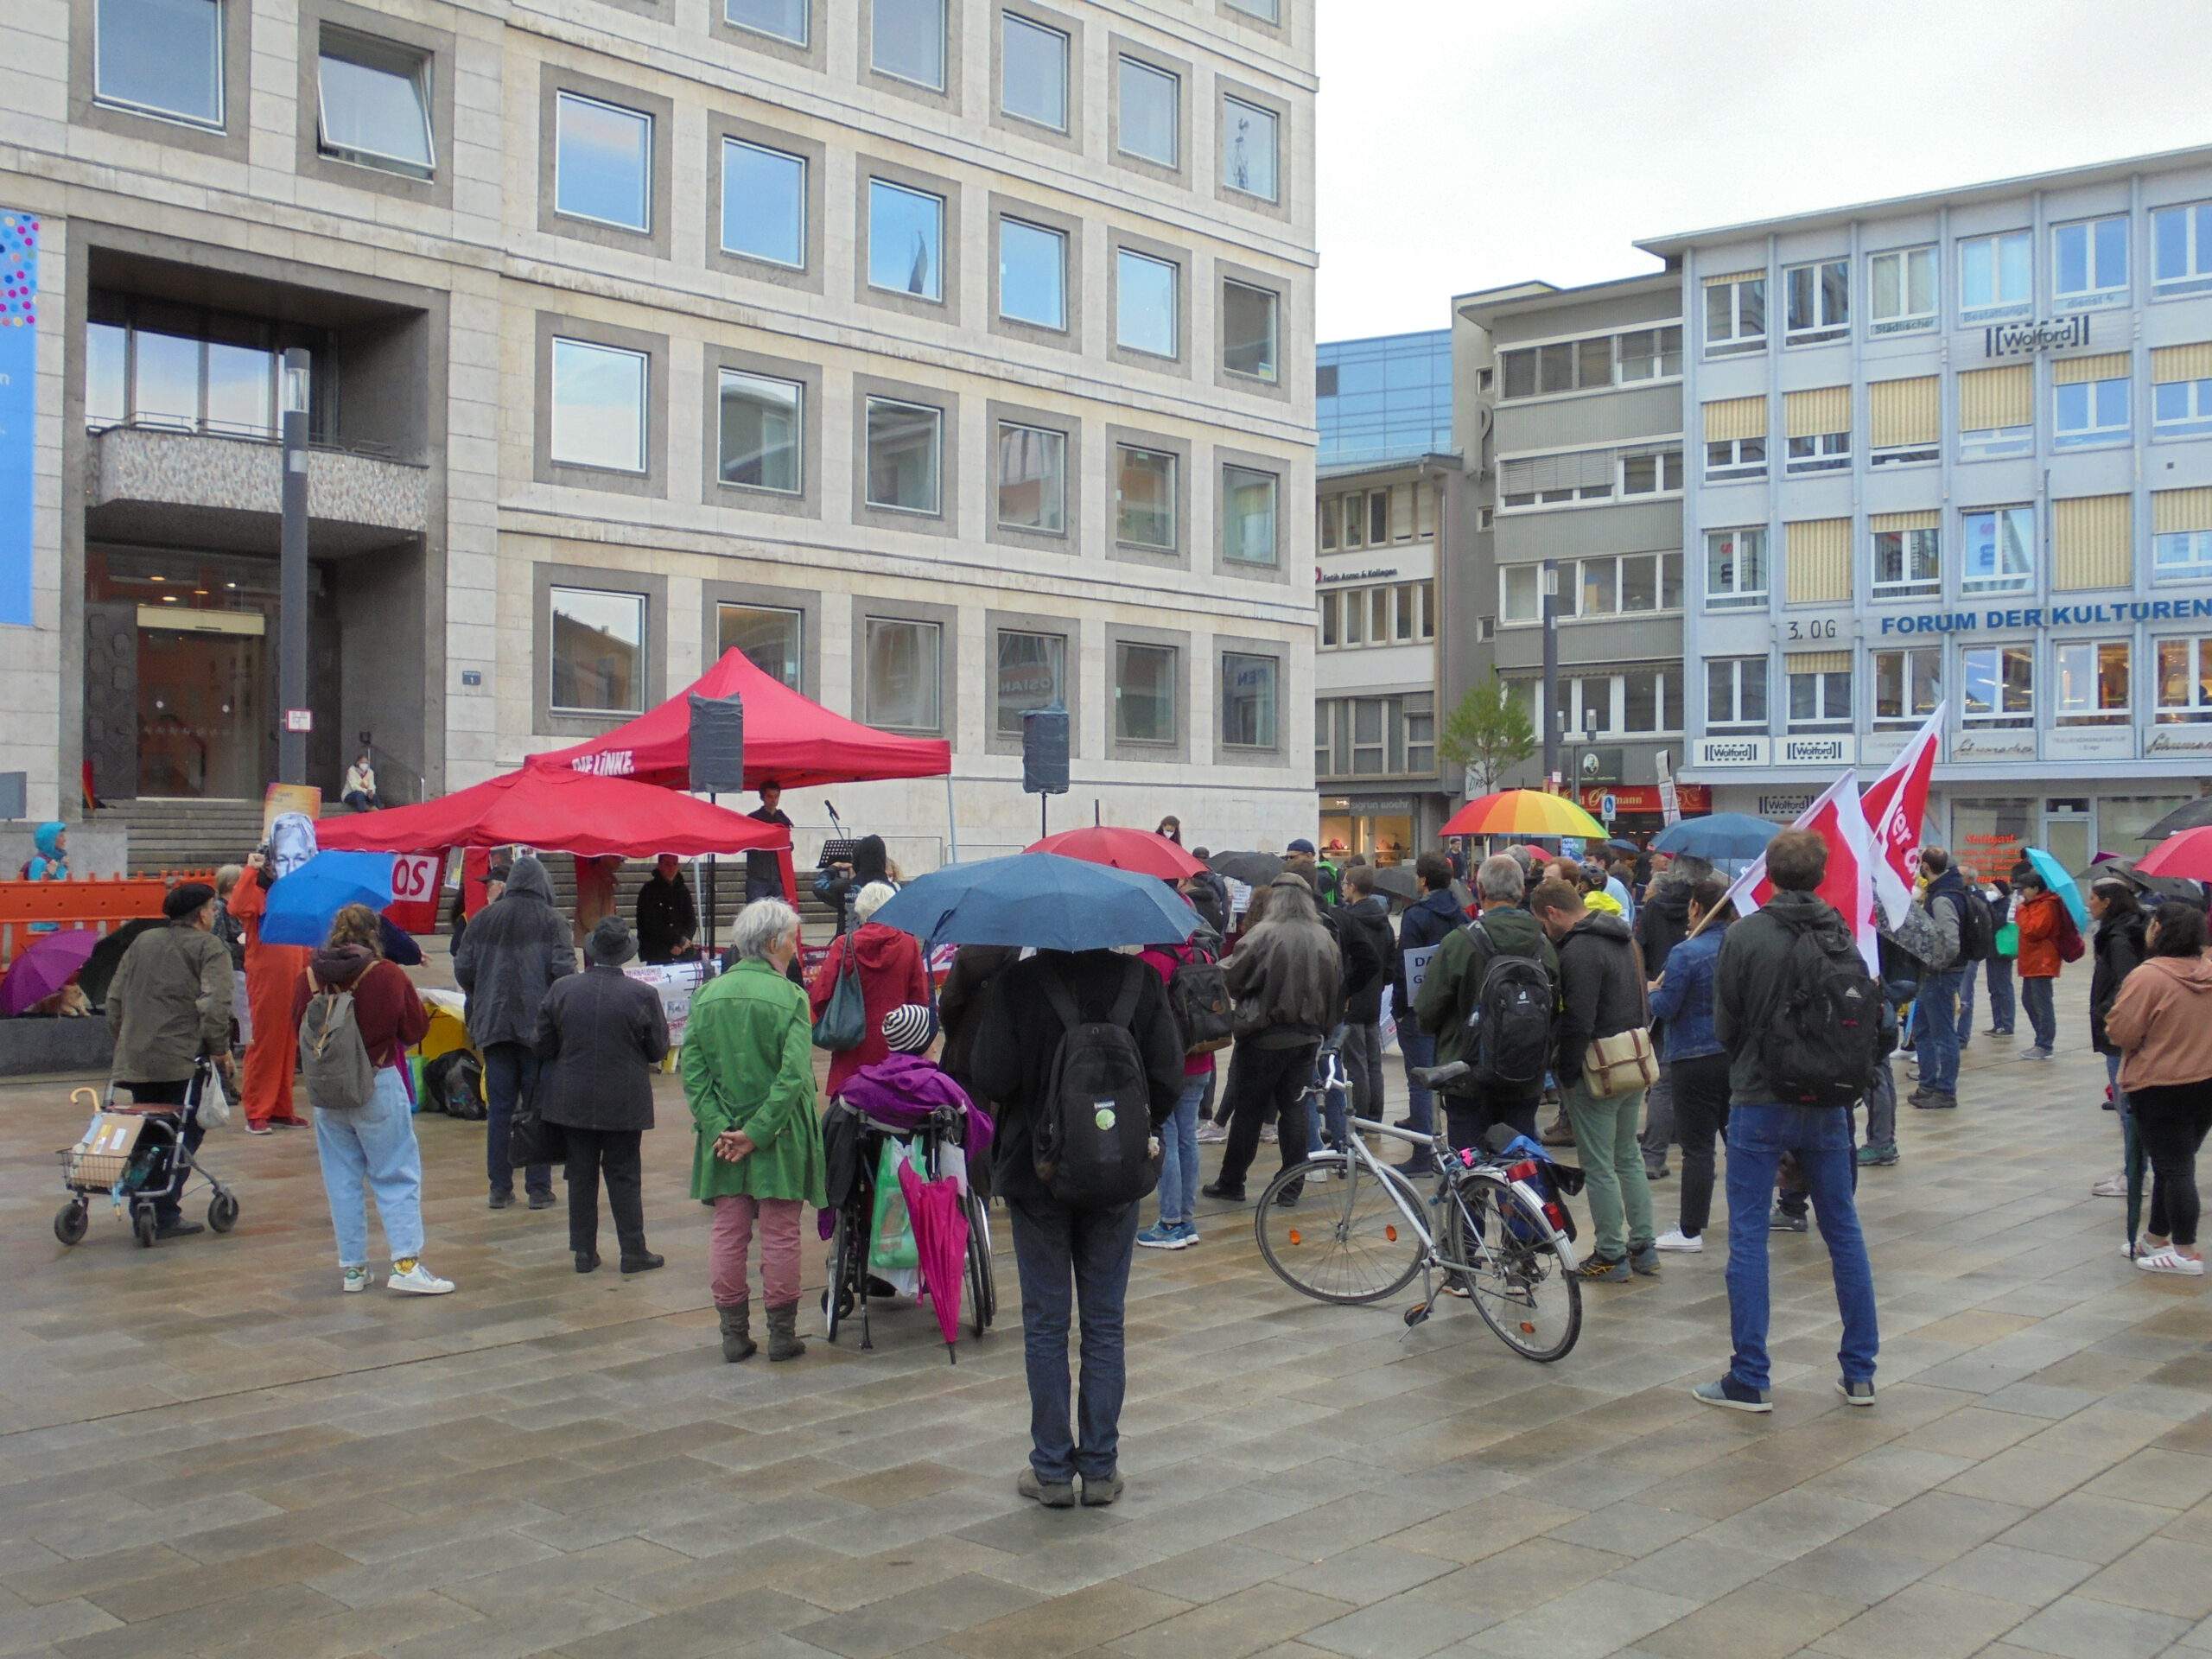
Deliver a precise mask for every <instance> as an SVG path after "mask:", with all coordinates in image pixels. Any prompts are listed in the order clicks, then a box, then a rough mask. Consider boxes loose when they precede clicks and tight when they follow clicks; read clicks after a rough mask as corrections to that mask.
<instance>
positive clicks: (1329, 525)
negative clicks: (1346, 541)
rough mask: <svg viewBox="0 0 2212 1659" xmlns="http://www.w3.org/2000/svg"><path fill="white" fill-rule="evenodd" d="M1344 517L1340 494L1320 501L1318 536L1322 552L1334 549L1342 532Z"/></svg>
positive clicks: (1342, 500)
mask: <svg viewBox="0 0 2212 1659" xmlns="http://www.w3.org/2000/svg"><path fill="white" fill-rule="evenodd" d="M1343 528H1344V498H1343V497H1342V496H1340V495H1332V496H1330V497H1328V498H1326V499H1325V500H1323V501H1322V503H1321V531H1320V536H1321V550H1322V551H1323V552H1324V553H1333V552H1335V551H1336V549H1337V542H1338V538H1339V537H1341V536H1342V534H1343Z"/></svg>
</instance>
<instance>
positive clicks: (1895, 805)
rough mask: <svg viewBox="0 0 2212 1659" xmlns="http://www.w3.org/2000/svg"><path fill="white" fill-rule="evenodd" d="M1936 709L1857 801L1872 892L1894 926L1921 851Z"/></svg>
mask: <svg viewBox="0 0 2212 1659" xmlns="http://www.w3.org/2000/svg"><path fill="white" fill-rule="evenodd" d="M1947 707H1948V704H1944V703H1938V704H1936V712H1935V713H1934V714H1932V715H1929V716H1928V719H1927V721H1926V723H1925V724H1923V726H1922V727H1921V728H1920V729H1919V730H1918V731H1917V732H1915V733H1914V734H1913V735H1912V741H1910V743H1908V744H1906V745H1905V746H1904V747H1903V748H1902V749H1899V750H1898V751H1897V759H1895V760H1892V761H1891V762H1890V766H1889V770H1888V771H1886V772H1884V773H1883V774H1882V775H1881V776H1880V777H1879V778H1877V779H1875V780H1874V781H1873V783H1872V785H1870V786H1869V787H1868V789H1867V791H1866V794H1865V796H1863V797H1862V798H1860V800H1859V810H1860V811H1861V812H1863V813H1864V814H1865V815H1866V829H1867V833H1868V835H1869V836H1870V837H1871V838H1872V843H1873V855H1874V856H1873V866H1874V868H1873V880H1874V896H1875V898H1877V899H1879V900H1880V901H1881V906H1882V909H1883V911H1884V912H1885V913H1886V914H1887V915H1888V917H1889V918H1890V925H1891V927H1895V926H1897V925H1899V924H1900V923H1901V922H1903V921H1904V913H1905V912H1906V911H1907V910H1908V909H1910V907H1911V906H1912V881H1913V874H1914V872H1913V863H1914V861H1915V860H1916V858H1918V856H1919V855H1920V828H1921V825H1922V823H1924V822H1925V821H1926V819H1927V816H1928V779H1929V774H1930V773H1931V772H1934V771H1935V769H1936V750H1937V748H1938V747H1941V745H1942V735H1943V711H1944V709H1946V708H1947Z"/></svg>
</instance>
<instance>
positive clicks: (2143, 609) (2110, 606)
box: [1881, 599, 2212, 634]
mask: <svg viewBox="0 0 2212 1659" xmlns="http://www.w3.org/2000/svg"><path fill="white" fill-rule="evenodd" d="M2207 617H2212V599H2145V600H2129V601H2122V602H2119V603H2107V604H2099V605H2051V606H2048V607H2044V606H2036V607H2030V608H2028V609H2025V610H2018V611H1931V612H1924V613H1921V614H1919V615H1916V616H1885V617H1884V618H1883V619H1882V627H1881V632H1883V633H1885V634H1891V633H1974V632H1979V631H1980V630H1982V629H1989V630H1992V631H1995V630H1999V629H2004V628H2044V627H2050V628H2109V627H2116V626H2120V624H2122V623H2127V622H2188V621H2197V620H2202V619H2204V618H2207Z"/></svg>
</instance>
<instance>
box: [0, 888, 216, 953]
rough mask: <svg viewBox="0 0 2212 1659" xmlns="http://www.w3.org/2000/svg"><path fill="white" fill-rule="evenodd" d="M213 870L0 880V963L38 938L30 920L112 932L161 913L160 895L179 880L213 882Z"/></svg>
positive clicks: (60, 926) (162, 897)
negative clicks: (32, 929) (80, 878)
mask: <svg viewBox="0 0 2212 1659" xmlns="http://www.w3.org/2000/svg"><path fill="white" fill-rule="evenodd" d="M214 880H215V873H214V872H213V870H168V871H164V872H162V874H159V875H125V876H109V877H100V878H95V879H92V880H82V881H77V880H70V881H0V962H12V961H14V960H15V956H16V951H17V950H20V949H22V946H24V945H26V944H29V943H30V941H31V940H32V939H34V938H37V937H38V935H36V934H35V933H33V932H32V931H30V930H31V925H32V924H33V923H37V922H47V923H52V924H54V925H55V926H56V927H57V928H59V929H61V930H65V931H66V930H68V929H71V928H79V927H82V928H91V929H92V930H93V931H96V932H99V933H111V932H113V931H115V930H116V929H117V928H118V927H119V926H121V925H123V924H124V923H125V922H128V921H134V920H136V919H137V918H139V917H141V916H158V915H160V914H161V913H162V899H165V898H167V897H168V891H169V889H170V888H171V887H175V886H176V885H177V883H179V882H181V881H205V882H207V884H208V885H209V886H211V887H212V886H213V885H214Z"/></svg>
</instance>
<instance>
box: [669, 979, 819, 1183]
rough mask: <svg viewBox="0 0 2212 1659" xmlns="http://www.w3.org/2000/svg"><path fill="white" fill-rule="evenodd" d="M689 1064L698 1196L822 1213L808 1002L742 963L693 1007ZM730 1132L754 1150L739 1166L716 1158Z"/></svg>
mask: <svg viewBox="0 0 2212 1659" xmlns="http://www.w3.org/2000/svg"><path fill="white" fill-rule="evenodd" d="M683 1093H684V1096H685V1097H686V1098H687V1099H688V1100H689V1101H690V1104H691V1117H692V1121H693V1122H694V1123H695V1124H696V1126H697V1129H698V1134H697V1137H696V1141H695V1142H694V1144H693V1147H692V1152H691V1196H692V1197H693V1198H698V1199H701V1200H703V1201H706V1202H712V1201H713V1200H714V1199H715V1198H758V1199H768V1198H785V1199H798V1200H799V1201H801V1202H804V1203H806V1204H810V1205H816V1206H817V1207H819V1206H820V1205H823V1203H824V1202H825V1198H824V1194H823V1154H822V1120H821V1117H820V1115H819V1113H818V1111H817V1108H816V1104H815V1090H814V1027H813V1021H812V1019H811V1016H810V1014H809V1013H808V1010H807V1002H806V993H805V992H804V991H803V990H801V989H800V988H798V986H796V985H794V984H792V983H791V981H789V980H788V979H785V977H784V976H783V975H782V974H781V973H780V972H779V971H778V970H777V969H775V968H774V967H773V966H772V965H771V964H770V963H766V962H763V961H759V960H751V961H746V962H741V963H739V964H738V965H737V966H736V967H735V968H734V969H731V970H730V971H729V972H728V973H726V974H724V975H722V976H721V977H719V978H717V979H714V980H710V981H709V982H708V983H707V984H706V985H705V986H704V987H703V988H701V990H700V991H699V993H698V995H696V996H694V997H693V998H692V999H691V1018H690V1024H689V1025H688V1026H687V1027H685V1029H684V1033H683ZM732 1129H735V1130H738V1131H741V1133H742V1134H743V1135H745V1136H746V1137H747V1139H748V1140H750V1141H752V1142H753V1151H752V1152H751V1153H750V1154H748V1155H747V1156H746V1157H743V1158H741V1159H739V1160H736V1161H735V1162H734V1163H733V1162H730V1161H728V1160H725V1159H721V1158H717V1157H716V1156H715V1137H716V1136H718V1135H722V1134H724V1133H726V1132H728V1131H729V1130H732Z"/></svg>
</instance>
